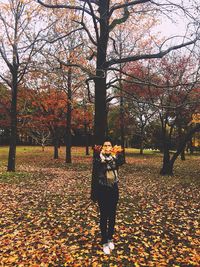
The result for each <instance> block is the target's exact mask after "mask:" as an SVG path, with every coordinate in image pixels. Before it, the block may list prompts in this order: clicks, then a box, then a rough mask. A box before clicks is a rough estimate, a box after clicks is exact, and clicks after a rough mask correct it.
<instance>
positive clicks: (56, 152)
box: [54, 129, 59, 159]
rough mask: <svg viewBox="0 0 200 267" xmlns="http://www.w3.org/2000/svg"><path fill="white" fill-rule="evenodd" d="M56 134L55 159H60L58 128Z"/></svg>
mask: <svg viewBox="0 0 200 267" xmlns="http://www.w3.org/2000/svg"><path fill="white" fill-rule="evenodd" d="M55 131H56V132H55V136H54V159H58V158H59V155H58V147H59V139H58V134H57V129H56V130H55Z"/></svg>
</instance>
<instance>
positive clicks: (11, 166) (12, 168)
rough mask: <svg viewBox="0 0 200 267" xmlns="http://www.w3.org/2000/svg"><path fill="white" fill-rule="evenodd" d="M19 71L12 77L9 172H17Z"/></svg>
mask: <svg viewBox="0 0 200 267" xmlns="http://www.w3.org/2000/svg"><path fill="white" fill-rule="evenodd" d="M17 87H18V82H17V71H16V72H13V77H12V100H11V112H10V116H11V128H10V147H9V156H8V167H7V171H13V172H14V171H15V161H16V141H17V90H18V88H17Z"/></svg>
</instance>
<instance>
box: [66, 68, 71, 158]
mask: <svg viewBox="0 0 200 267" xmlns="http://www.w3.org/2000/svg"><path fill="white" fill-rule="evenodd" d="M71 87H72V69H71V68H69V70H68V80H67V115H66V116H67V118H66V119H67V126H66V159H65V162H66V163H71V162H72V158H71V145H72V144H71V142H72V141H71V139H72V137H71V117H72V115H71V114H72V103H71V101H72V88H71Z"/></svg>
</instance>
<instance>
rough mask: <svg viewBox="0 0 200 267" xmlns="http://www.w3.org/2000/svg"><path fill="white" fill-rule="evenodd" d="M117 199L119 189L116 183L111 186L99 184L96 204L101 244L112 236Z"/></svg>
mask: <svg viewBox="0 0 200 267" xmlns="http://www.w3.org/2000/svg"><path fill="white" fill-rule="evenodd" d="M118 199H119V190H118V186H117V184H115V185H114V187H112V188H110V187H106V186H99V190H98V205H99V210H100V230H101V242H102V244H105V243H107V242H108V240H109V239H112V238H113V234H114V227H115V218H116V209H117V203H118Z"/></svg>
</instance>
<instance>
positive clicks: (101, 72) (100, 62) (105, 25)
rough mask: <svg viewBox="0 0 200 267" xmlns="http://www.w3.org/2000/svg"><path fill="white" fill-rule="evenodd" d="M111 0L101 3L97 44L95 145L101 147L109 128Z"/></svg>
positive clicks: (103, 0) (104, 0)
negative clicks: (108, 72) (107, 62)
mask: <svg viewBox="0 0 200 267" xmlns="http://www.w3.org/2000/svg"><path fill="white" fill-rule="evenodd" d="M108 11H109V0H102V1H99V12H100V36H99V40H98V44H97V65H96V76H97V77H96V78H95V115H94V143H95V144H97V145H101V144H102V142H103V141H104V139H105V135H106V128H107V112H106V65H105V62H106V54H107V46H108V36H109V21H108Z"/></svg>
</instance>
